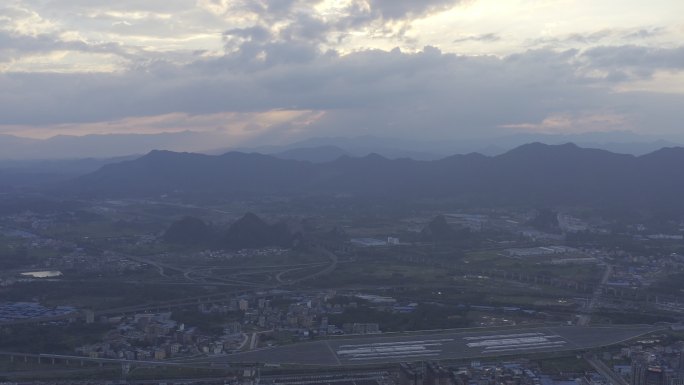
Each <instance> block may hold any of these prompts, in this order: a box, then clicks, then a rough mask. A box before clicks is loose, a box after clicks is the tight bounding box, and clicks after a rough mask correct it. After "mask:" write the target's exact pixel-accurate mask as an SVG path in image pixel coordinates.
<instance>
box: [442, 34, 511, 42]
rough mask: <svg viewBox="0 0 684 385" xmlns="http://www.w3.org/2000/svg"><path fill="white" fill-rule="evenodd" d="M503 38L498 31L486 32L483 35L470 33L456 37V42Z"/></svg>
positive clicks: (489, 40)
mask: <svg viewBox="0 0 684 385" xmlns="http://www.w3.org/2000/svg"><path fill="white" fill-rule="evenodd" d="M499 40H501V36H500V35H498V34H496V33H485V34H481V35H468V36H465V37H459V38H457V39H454V41H453V42H454V43H465V42H470V41H475V42H492V41H499Z"/></svg>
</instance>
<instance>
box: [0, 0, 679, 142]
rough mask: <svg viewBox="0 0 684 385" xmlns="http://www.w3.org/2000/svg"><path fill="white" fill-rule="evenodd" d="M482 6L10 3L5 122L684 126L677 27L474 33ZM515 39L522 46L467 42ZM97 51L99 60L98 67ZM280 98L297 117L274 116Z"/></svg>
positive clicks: (2, 61)
mask: <svg viewBox="0 0 684 385" xmlns="http://www.w3.org/2000/svg"><path fill="white" fill-rule="evenodd" d="M478 1H484V0H478ZM471 2H473V0H423V1H409V0H339V1H338V0H335V1H332V0H273V1H271V0H149V1H143V2H141V1H133V0H120V1H117V2H112V1H105V0H61V1H60V2H45V1H42V0H11V3H10V4H11V6H10V7H7V8H5V9H4V10H0V117H1V118H0V126H3V127H4V129H5V130H12V132H16V131H17V130H18V129H19V128H22V127H23V128H24V129H27V130H28V129H30V130H31V132H32V133H34V134H35V135H38V134H40V135H47V133H48V132H50V131H54V132H62V131H68V132H72V133H73V132H76V131H78V130H84V132H103V130H108V129H109V130H112V131H120V132H128V131H130V130H134V129H135V128H134V127H135V125H138V129H139V130H141V131H145V132H152V131H154V130H157V129H163V127H166V128H167V129H168V130H171V131H175V130H185V129H188V128H192V127H193V125H195V129H197V130H209V129H214V128H221V127H224V128H225V127H233V129H230V130H227V132H230V133H231V134H232V135H236V136H241V137H249V138H255V137H259V136H263V137H270V138H274V137H278V135H281V134H279V133H282V135H355V134H363V133H369V132H372V133H374V134H376V135H388V136H394V135H396V136H404V137H417V136H433V137H435V138H437V137H445V138H446V137H459V136H473V137H474V136H482V135H494V134H497V133H502V132H507V131H510V130H511V129H521V130H522V129H525V130H547V131H553V130H556V131H574V130H577V129H578V127H582V129H583V130H585V129H586V130H588V129H589V128H591V127H595V128H596V129H601V130H604V129H617V128H624V127H622V126H627V127H634V128H635V129H638V128H639V127H640V126H641V125H645V122H647V119H646V118H647V117H648V118H649V119H651V120H650V121H648V128H649V129H653V130H661V131H673V130H675V128H674V125H673V124H672V122H673V121H681V119H680V118H681V112H678V111H677V108H676V107H677V102H679V101H680V100H681V95H680V94H681V93H678V92H679V91H677V89H676V88H673V90H671V91H670V92H669V94H668V95H665V96H663V95H660V94H659V93H658V87H655V86H654V84H655V83H653V82H652V80H653V79H661V80H660V81H662V79H664V77H663V76H660V75H659V74H660V73H662V72H663V71H667V72H669V73H672V76H670V77H668V78H667V79H681V77H680V75H681V73H682V71H684V68H682V67H684V65H683V64H682V63H684V47H683V46H681V43H676V44H675V43H672V44H652V43H653V42H655V41H659V40H658V39H659V38H660V37H662V35H663V34H664V33H665V32H666V31H670V30H669V29H667V28H665V27H657V26H652V27H650V26H649V27H639V28H624V29H617V28H610V27H606V28H600V26H598V27H596V30H594V31H592V30H591V29H589V30H588V32H585V31H583V30H580V29H578V30H572V33H549V34H545V37H544V38H543V39H535V40H530V39H529V35H525V36H524V38H522V39H521V38H520V36H519V35H516V31H515V30H513V31H511V30H510V29H506V27H505V26H499V24H498V23H497V24H494V25H493V24H487V25H484V26H482V27H478V28H475V29H473V28H472V27H473V25H475V26H477V25H478V22H479V19H478V17H480V16H478V15H477V14H478V13H479V12H480V11H481V9H485V10H486V9H487V7H486V4H485V5H484V6H483V8H481V9H479V10H478V9H476V10H473V11H472V12H471V13H468V12H466V11H468V10H472V7H471V8H468V7H464V8H463V9H460V8H458V7H459V6H464V5H466V4H470V3H471ZM476 4H480V2H478V3H476ZM491 4H493V3H490V6H491ZM476 11H477V12H476ZM449 12H453V14H450V13H449ZM453 15H460V16H459V17H460V18H457V20H459V21H460V22H462V23H463V24H467V25H466V26H464V27H463V28H461V27H462V26H461V25H460V24H457V23H454V25H453V26H449V28H452V29H453V31H454V32H453V34H451V35H448V34H447V35H448V36H444V37H443V38H442V37H440V38H439V39H442V40H443V41H444V44H445V46H440V47H434V46H429V45H428V46H425V47H422V44H419V43H417V42H418V41H424V40H430V39H429V38H430V37H431V36H430V35H429V34H430V32H431V31H432V29H430V30H428V31H425V30H423V31H416V30H414V28H417V26H420V25H421V20H422V22H424V23H428V22H429V21H428V20H432V19H425V18H429V17H436V19H435V20H451V19H450V17H451V16H453ZM3 17H4V19H3ZM440 17H444V18H443V19H440ZM469 17H470V18H473V19H470V21H469V19H468V18H469ZM10 21H11V22H10ZM2 22H5V23H4V24H3V23H2ZM32 26H38V27H32ZM466 27H469V28H466ZM499 27H501V28H499ZM549 28H551V27H549ZM591 28H594V26H593V25H592V26H591ZM492 31H496V32H492ZM563 31H566V32H567V30H563ZM418 32H422V33H424V34H426V35H425V36H428V38H427V39H423V40H420V39H417V38H416V35H417V34H418ZM668 33H670V32H668ZM668 36H670V35H668ZM503 37H505V39H504V38H503ZM439 39H436V40H439ZM525 39H527V40H525ZM510 41H523V42H526V43H525V44H526V45H525V47H519V46H516V47H514V48H513V49H510V51H511V52H512V53H500V54H499V55H497V56H494V55H489V54H487V50H486V49H483V50H482V52H484V54H480V52H478V55H471V56H469V55H461V54H458V53H457V52H459V51H458V49H459V47H461V46H463V47H466V46H468V47H469V46H476V45H479V46H481V47H491V46H504V45H506V44H513V43H510ZM449 44H455V45H454V46H455V47H456V48H454V46H449ZM395 47H396V48H395ZM421 47H422V48H421ZM450 48H451V49H450ZM528 48H529V49H528ZM89 60H91V61H93V63H95V64H93V65H92V68H96V67H97V63H99V65H100V66H101V68H102V71H101V72H100V73H86V71H84V70H83V63H82V62H83V61H89ZM3 68H4V70H3ZM63 68H66V69H70V71H67V70H62V69H63ZM88 68H91V67H88ZM66 72H70V73H66ZM635 81H639V82H641V83H639V87H638V88H634V87H632V88H630V87H629V85H630V84H634V82H635ZM654 95H655V96H654ZM655 101H657V103H656V102H655ZM597 106H600V108H598V107H597ZM276 112H278V113H280V112H283V113H284V112H292V113H295V112H296V113H297V114H299V113H301V117H296V118H295V117H293V118H287V119H285V118H283V119H279V120H273V121H268V120H263V117H264V116H266V115H268V116H275V115H278V113H276ZM264 114H266V115H264ZM236 116H237V117H239V119H238V120H239V121H240V122H245V125H244V126H239V125H238V124H237V123H236V121H235V119H237V118H235V117H236ZM278 116H280V115H278ZM297 116H299V115H297ZM174 120H175V123H174ZM250 121H251V123H249V122H250ZM221 122H223V124H222V123H221ZM234 127H240V128H239V129H235V128H234ZM0 128H2V127H0Z"/></svg>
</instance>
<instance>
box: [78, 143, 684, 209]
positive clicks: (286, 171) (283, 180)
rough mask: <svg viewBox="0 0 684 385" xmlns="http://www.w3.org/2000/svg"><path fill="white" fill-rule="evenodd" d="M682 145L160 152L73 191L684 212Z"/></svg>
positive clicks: (113, 167) (89, 178)
mask: <svg viewBox="0 0 684 385" xmlns="http://www.w3.org/2000/svg"><path fill="white" fill-rule="evenodd" d="M682 164H684V148H680V147H677V148H665V149H661V150H658V151H656V152H653V153H650V154H647V155H643V156H638V157H637V156H633V155H624V154H615V153H611V152H608V151H604V150H596V149H586V148H580V147H578V146H576V145H574V144H564V145H545V144H541V143H532V144H527V145H523V146H520V147H518V148H516V149H514V150H511V151H509V152H507V153H505V154H502V155H498V156H484V155H480V154H476V153H473V154H468V155H454V156H450V157H447V158H443V159H440V160H436V161H416V160H412V159H396V160H391V159H387V158H384V157H382V156H380V155H377V154H371V155H368V156H365V157H362V158H352V157H349V156H342V157H340V158H338V159H336V160H334V161H330V162H324V163H311V162H304V161H297V160H287V159H278V158H275V157H273V156H268V155H261V154H254V153H253V154H244V153H236V152H231V153H227V154H224V155H219V156H210V155H201V154H192V153H174V152H169V151H153V152H151V153H149V154H147V155H146V156H143V157H141V158H139V159H136V160H133V161H127V162H121V163H116V164H110V165H106V166H104V167H103V168H101V169H100V170H98V171H96V172H94V173H91V174H88V175H85V176H83V177H80V178H78V179H76V180H74V181H73V182H72V183H70V184H69V186H68V188H69V189H70V190H71V191H72V192H76V193H81V194H84V193H85V194H95V195H105V196H153V195H160V194H167V193H174V192H176V193H222V194H252V195H253V194H262V195H277V194H300V195H301V194H323V195H326V194H327V195H330V194H347V195H351V196H377V197H380V196H386V197H389V198H395V199H416V198H438V199H444V198H448V199H459V200H463V201H468V202H474V203H488V204H526V203H536V204H566V205H575V204H579V205H582V204H593V205H600V204H624V205H639V206H643V205H649V204H655V203H657V204H672V205H676V206H684V203H682V202H681V201H682V199H681V198H680V197H681V196H682V194H684V168H682V167H680V165H682Z"/></svg>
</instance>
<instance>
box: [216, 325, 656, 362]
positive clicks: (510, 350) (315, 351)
mask: <svg viewBox="0 0 684 385" xmlns="http://www.w3.org/2000/svg"><path fill="white" fill-rule="evenodd" d="M655 330H657V329H656V328H654V327H652V326H643V325H639V326H605V327H578V326H565V327H564V326H559V327H539V328H523V329H502V330H498V331H491V330H490V331H471V330H465V331H464V330H452V331H444V332H430V333H424V334H421V333H416V334H410V335H401V336H391V337H390V336H377V337H346V338H339V339H338V338H334V339H329V340H320V341H315V342H307V343H301V344H294V345H288V346H282V347H275V348H267V349H261V350H255V351H250V352H244V353H238V354H233V355H228V356H224V357H221V358H217V359H216V360H217V361H218V360H220V361H222V362H228V363H257V362H258V363H266V364H293V365H320V366H347V365H364V364H381V363H392V362H404V361H409V362H410V361H420V360H445V359H462V358H479V357H496V356H505V355H512V354H524V353H539V352H556V351H570V350H579V349H587V348H597V347H601V346H608V345H612V344H616V343H619V342H622V341H625V340H629V339H632V338H635V337H638V336H641V335H644V334H647V333H649V332H652V331H655Z"/></svg>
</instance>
